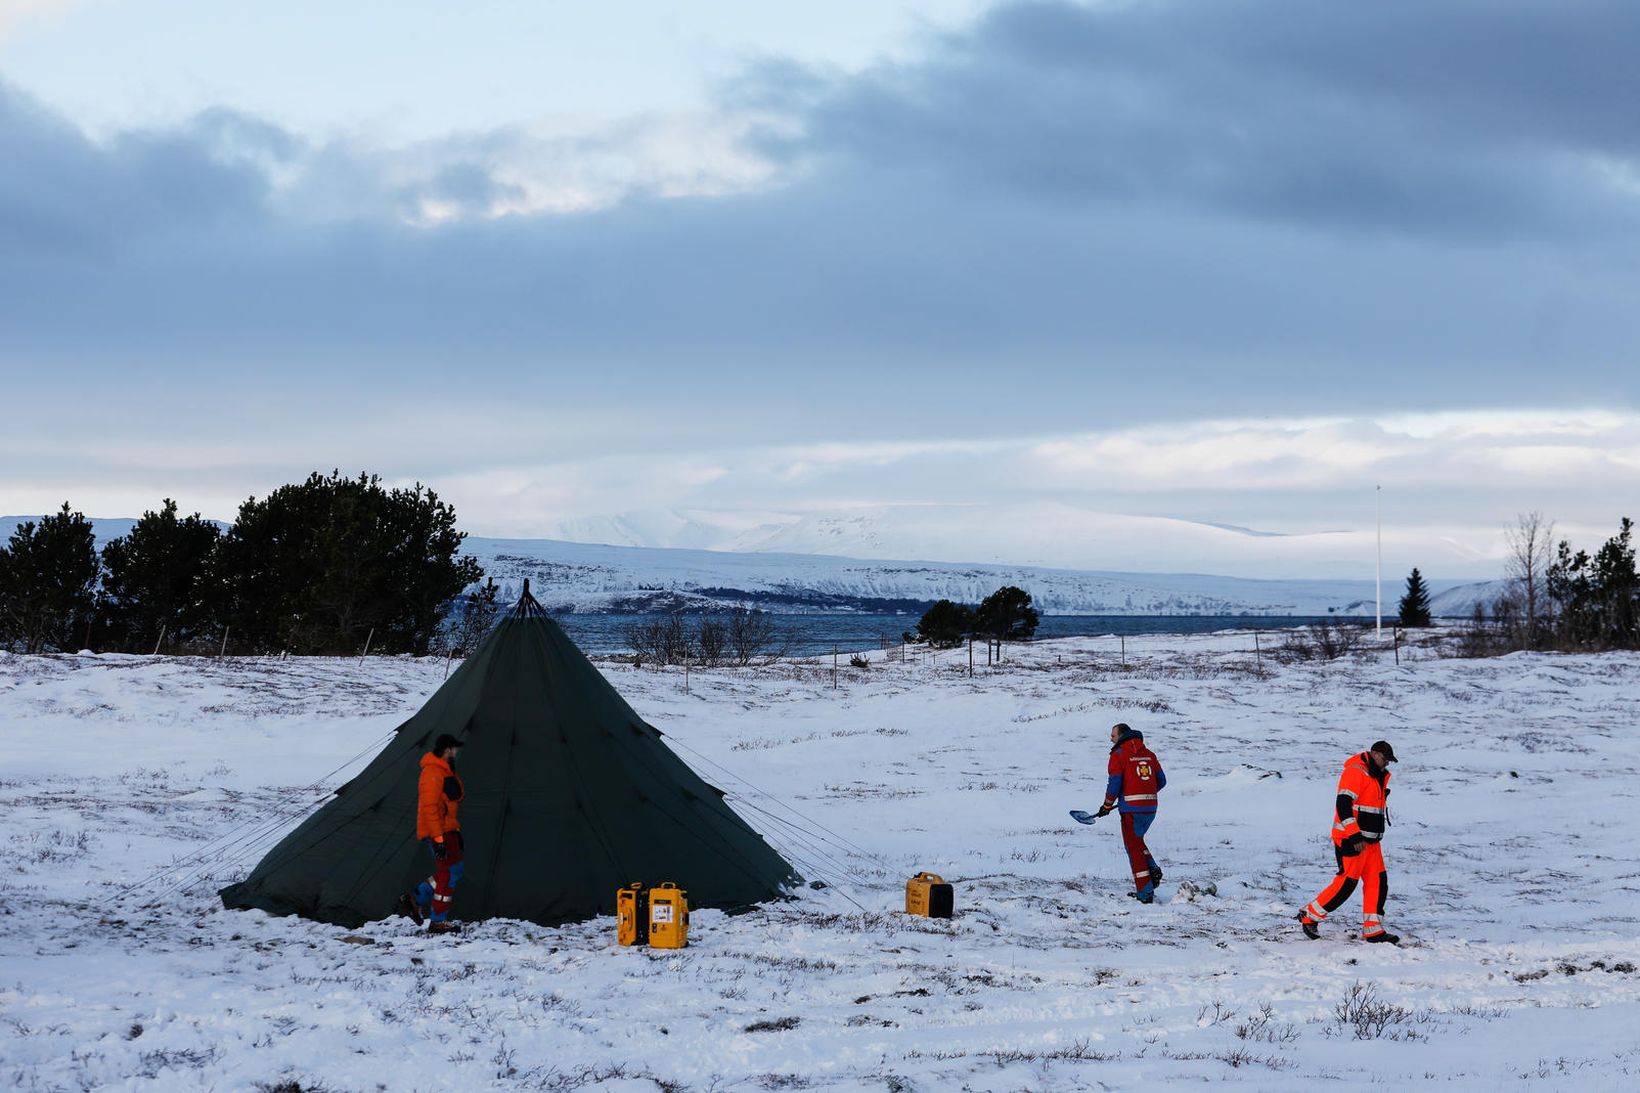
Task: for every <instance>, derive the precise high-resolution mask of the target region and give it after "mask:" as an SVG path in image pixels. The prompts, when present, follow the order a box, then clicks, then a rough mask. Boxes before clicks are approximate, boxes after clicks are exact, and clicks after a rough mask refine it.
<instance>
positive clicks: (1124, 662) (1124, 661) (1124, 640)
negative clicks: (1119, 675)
mask: <svg viewBox="0 0 1640 1093" xmlns="http://www.w3.org/2000/svg"><path fill="white" fill-rule="evenodd" d="M1118 637H1120V638H1121V639H1122V670H1123V671H1126V670H1127V635H1126V634H1120V635H1118Z"/></svg>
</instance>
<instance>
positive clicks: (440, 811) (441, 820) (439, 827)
mask: <svg viewBox="0 0 1640 1093" xmlns="http://www.w3.org/2000/svg"><path fill="white" fill-rule="evenodd" d="M465 793H466V791H465V790H464V789H463V788H462V785H461V778H460V776H459V775H457V774H456V772H455V771H454V770H452V769H451V767H450V764H449V763H446V762H445V761H444V760H442V759H440V758H439V757H438V756H436V755H434V754H433V753H432V752H428V753H427V754H426V755H424V756H422V757H421V779H420V780H419V781H418V782H417V783H416V838H418V839H435V840H440V841H442V840H443V838H444V833H445V832H446V831H460V830H461V824H460V823H459V822H457V820H456V806H458V805H460V804H461V798H462V797H463V796H465Z"/></svg>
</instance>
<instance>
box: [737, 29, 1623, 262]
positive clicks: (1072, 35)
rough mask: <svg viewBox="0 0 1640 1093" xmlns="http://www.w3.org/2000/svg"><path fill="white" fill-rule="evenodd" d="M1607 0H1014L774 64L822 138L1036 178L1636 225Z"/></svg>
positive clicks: (843, 148) (1394, 219) (1369, 211)
mask: <svg viewBox="0 0 1640 1093" xmlns="http://www.w3.org/2000/svg"><path fill="white" fill-rule="evenodd" d="M1637 40H1640V9H1636V8H1635V7H1634V6H1633V5H1632V4H1627V3H1624V2H1622V0H1574V2H1571V3H1565V4H1556V5H1552V6H1551V5H1542V4H1534V3H1525V2H1520V0H1506V2H1504V3H1492V2H1480V0H1447V2H1443V3H1428V2H1416V0H1388V2H1385V3H1378V4H1363V5H1352V6H1349V7H1339V6H1337V5H1316V4H1307V3H1302V2H1296V0H1229V2H1224V3H1188V2H1176V0H1173V2H1151V3H1123V4H1091V5H1078V4H1071V3H1058V2H1026V3H1014V4H1005V5H1002V6H999V7H998V8H996V9H994V10H993V11H992V12H991V13H990V14H989V15H988V16H987V17H985V18H984V19H982V20H980V21H979V22H978V23H977V24H976V25H975V26H974V27H973V28H972V29H971V30H970V31H968V32H966V33H963V34H958V35H951V36H947V37H946V38H945V39H944V45H943V48H940V49H938V50H936V51H934V52H933V53H932V55H930V56H928V57H926V58H925V59H924V60H922V61H921V62H920V63H914V64H894V65H885V66H883V67H881V68H878V69H876V70H874V71H871V72H868V73H866V74H864V75H859V76H839V77H836V78H835V79H834V80H833V81H832V82H831V84H830V86H829V87H827V86H825V85H824V83H823V82H822V81H821V80H820V77H819V75H818V74H817V73H815V72H813V71H799V72H795V73H794V72H793V71H792V70H791V69H790V68H789V67H778V66H771V67H770V68H769V69H767V70H765V71H764V72H763V73H762V80H761V83H760V84H757V85H754V86H753V87H752V88H750V89H746V88H744V86H743V87H742V89H741V90H742V91H743V93H744V94H745V95H746V97H747V101H755V102H758V103H762V104H768V103H771V102H778V101H781V99H782V95H783V94H784V95H785V96H786V98H787V101H788V102H789V103H790V104H792V107H793V109H795V110H797V111H800V112H801V113H802V115H803V116H804V117H805V118H806V120H807V128H806V132H805V135H804V137H802V138H799V139H795V140H789V139H788V140H771V141H770V142H769V146H770V148H771V149H772V150H774V151H777V152H783V153H784V154H786V155H788V156H791V157H803V156H830V157H841V158H844V159H848V160H857V161H867V162H871V163H873V164H875V165H877V166H879V167H888V168H893V169H898V170H905V171H914V172H918V173H921V174H924V175H926V176H928V177H929V178H931V179H933V180H937V181H938V182H940V183H943V184H947V185H952V186H958V187H967V186H986V187H989V188H992V189H993V190H998V191H1004V192H1008V191H1012V192H1017V193H1021V194H1025V195H1029V196H1031V197H1033V198H1039V199H1046V200H1058V201H1062V202H1066V203H1068V204H1070V205H1071V206H1073V207H1074V205H1075V204H1078V203H1088V202H1121V203H1124V204H1144V205H1162V206H1170V205H1171V206H1184V207H1193V208H1202V209H1208V210H1213V211H1216V212H1221V213H1225V214H1228V215H1233V216H1238V217H1256V218H1261V219H1268V220H1271V221H1275V222H1279V223H1290V224H1300V225H1310V226H1327V227H1331V228H1336V229H1339V230H1352V231H1363V230H1391V231H1397V232H1403V233H1409V234H1413V235H1417V236H1426V235H1429V234H1435V235H1440V236H1452V237H1457V238H1460V239H1463V240H1466V241H1470V242H1476V243H1490V242H1496V241H1498V240H1501V239H1509V238H1514V237H1517V236H1522V235H1528V236H1540V235H1565V234H1567V233H1581V234H1584V235H1588V234H1590V233H1596V232H1600V231H1605V230H1609V229H1610V228H1611V227H1613V226H1614V225H1621V226H1622V228H1623V229H1624V231H1625V232H1626V233H1627V232H1632V230H1633V228H1634V226H1635V218H1636V204H1635V194H1634V188H1633V186H1632V183H1630V182H1625V181H1624V180H1626V179H1632V177H1633V169H1634V165H1635V163H1636V162H1637V158H1636V157H1637V155H1640V129H1637V127H1636V126H1635V124H1634V121H1633V117H1632V114H1631V112H1630V111H1628V110H1626V109H1625V108H1624V106H1623V105H1622V104H1624V103H1626V102H1630V101H1633V99H1634V98H1635V96H1636V95H1637V94H1640V66H1637V65H1636V63H1635V61H1636V55H1635V47H1634V45H1633V43H1634V42H1635V41H1637Z"/></svg>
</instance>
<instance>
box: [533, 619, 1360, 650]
mask: <svg viewBox="0 0 1640 1093" xmlns="http://www.w3.org/2000/svg"><path fill="white" fill-rule="evenodd" d="M657 617H661V616H655V615H645V614H636V615H590V614H588V615H578V614H573V613H571V614H562V615H554V616H553V618H554V619H555V620H556V621H557V622H558V624H559V625H560V626H562V627H563V628H564V629H565V631H567V632H568V633H569V636H570V637H572V638H574V639H575V643H576V644H577V645H579V646H580V647H581V649H582V650H583V651H584V652H587V653H625V652H630V651H631V646H630V645H629V644H628V643H627V640H626V635H627V632H628V631H629V630H630V629H631V628H632V627H633V626H641V625H643V624H644V623H647V622H649V621H651V620H653V619H655V618H657ZM770 617H771V618H772V619H773V620H774V623H775V627H776V628H777V629H778V630H779V631H781V633H782V634H784V635H785V636H786V639H787V643H788V644H787V653H788V654H789V655H790V656H799V657H801V656H816V655H818V654H821V653H829V652H831V651H832V648H833V646H835V647H836V648H837V649H838V650H839V651H841V652H844V653H847V652H850V651H853V650H861V649H880V648H882V647H883V643H884V642H885V641H886V642H898V641H899V640H900V635H901V634H902V633H904V632H905V631H907V630H911V629H914V628H915V627H916V625H917V619H918V618H919V616H917V615H866V614H845V615H772V616H770ZM1316 621H1318V620H1317V619H1316V618H1315V617H1313V616H1296V615H1044V616H1043V617H1042V622H1041V624H1040V625H1039V626H1038V627H1037V630H1036V636H1037V637H1038V638H1071V637H1098V636H1101V635H1105V634H1110V635H1116V634H1207V633H1212V632H1214V631H1216V630H1275V629H1282V628H1286V627H1293V626H1304V625H1307V624H1308V623H1311V622H1316ZM1332 621H1338V620H1336V619H1334V620H1332ZM688 625H689V626H690V627H691V628H693V627H694V626H697V625H699V620H698V619H697V618H693V617H690V618H688Z"/></svg>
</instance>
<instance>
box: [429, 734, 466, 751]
mask: <svg viewBox="0 0 1640 1093" xmlns="http://www.w3.org/2000/svg"><path fill="white" fill-rule="evenodd" d="M459 747H461V741H459V740H457V739H456V738H455V737H453V736H451V735H450V734H449V733H444V734H443V735H441V736H440V737H439V738H438V739H437V740H435V741H434V742H433V754H434V755H437V754H439V753H440V752H442V751H443V750H444V749H445V748H459Z"/></svg>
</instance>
